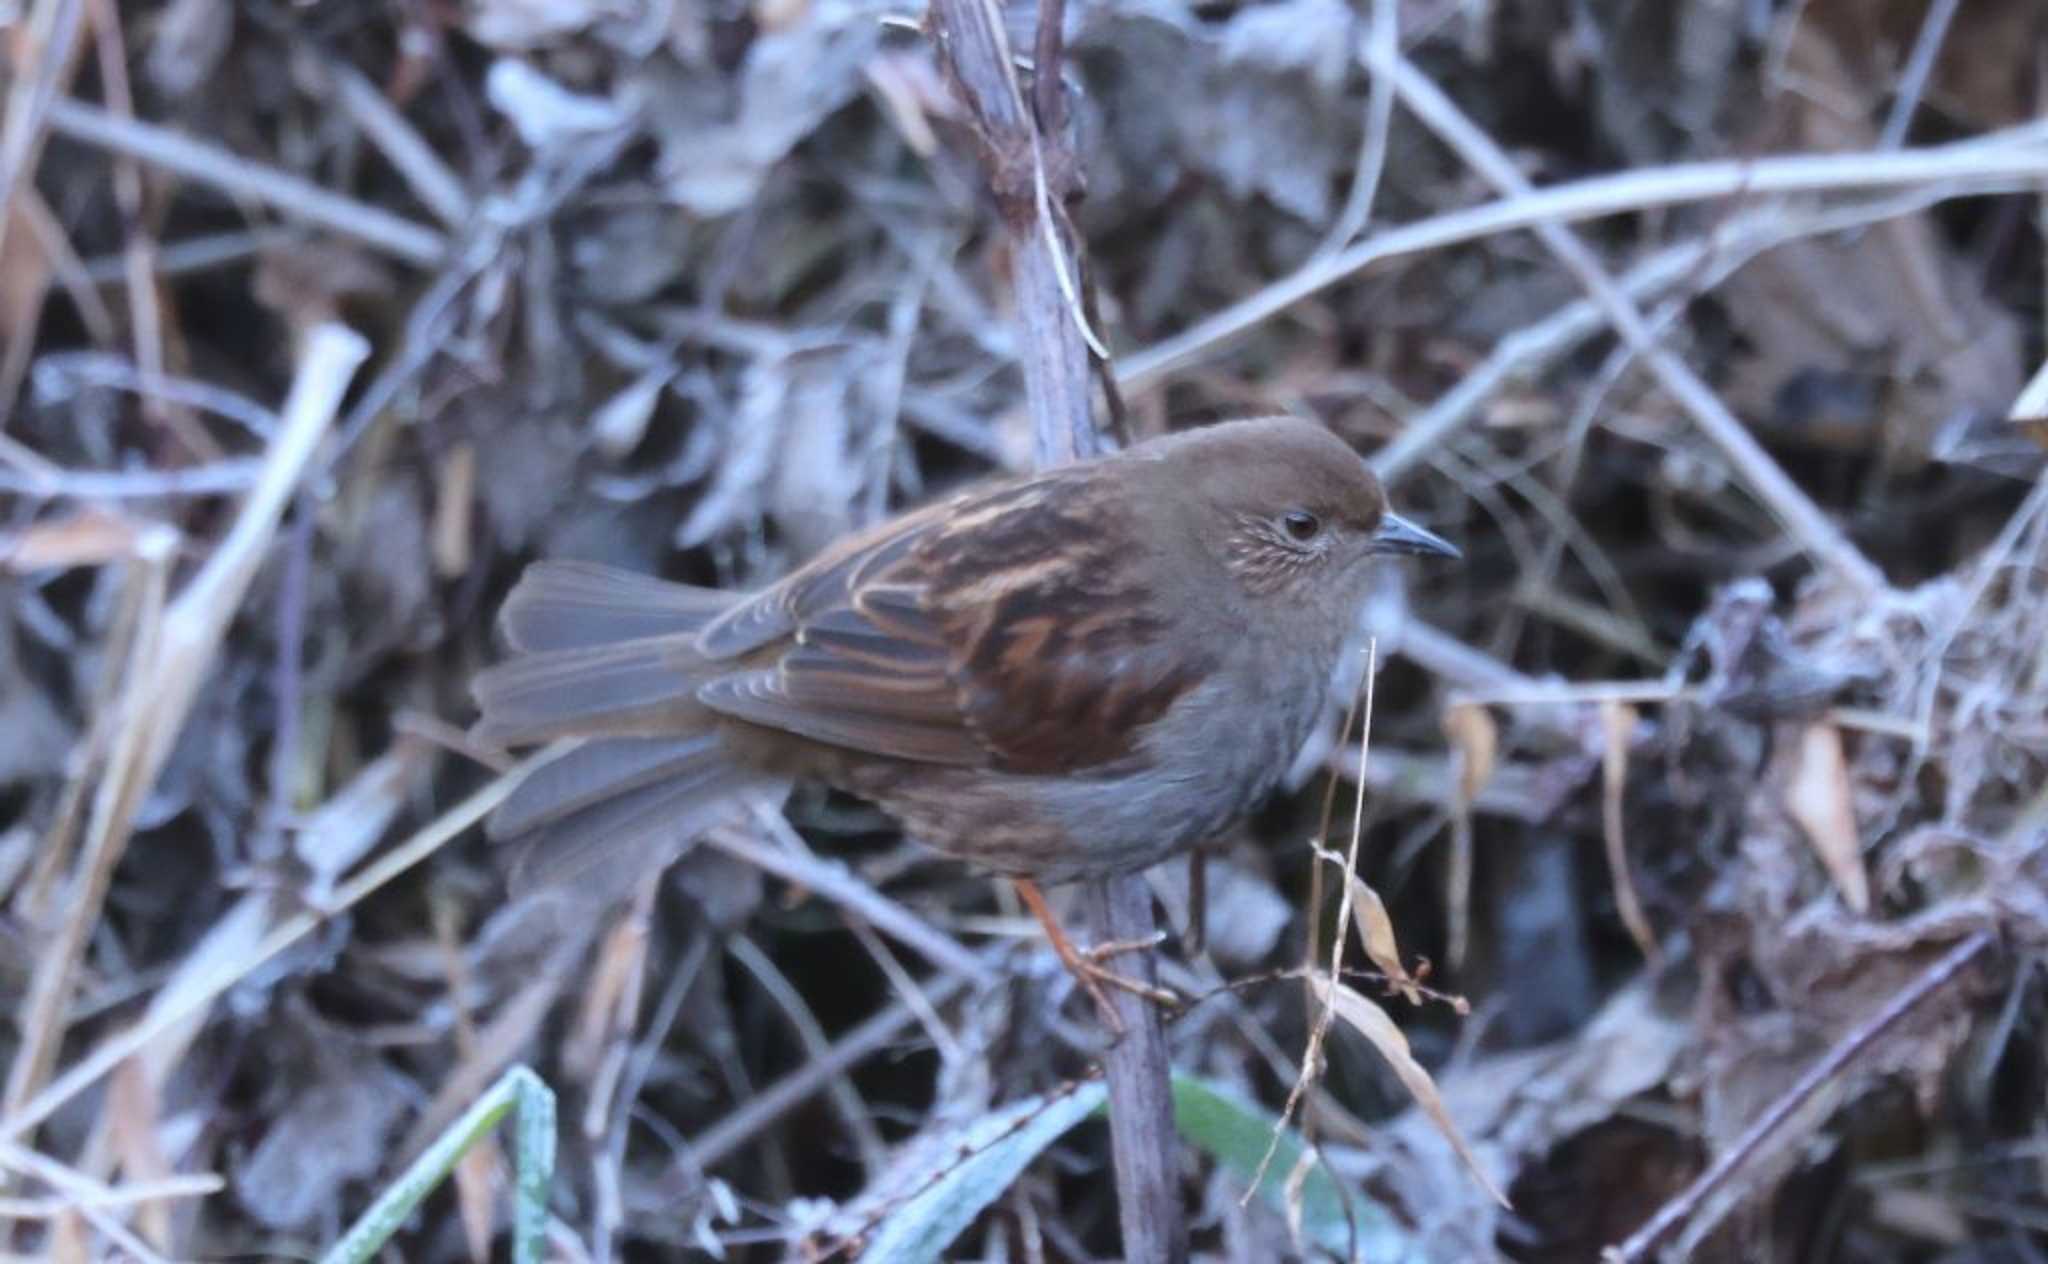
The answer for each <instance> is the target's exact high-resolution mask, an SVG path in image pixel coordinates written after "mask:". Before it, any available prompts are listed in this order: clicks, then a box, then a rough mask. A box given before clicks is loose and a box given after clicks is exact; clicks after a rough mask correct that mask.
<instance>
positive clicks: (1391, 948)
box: [1316, 847, 1422, 1005]
mask: <svg viewBox="0 0 2048 1264" xmlns="http://www.w3.org/2000/svg"><path fill="white" fill-rule="evenodd" d="M1316 854H1317V855H1318V856H1321V857H1322V858H1323V859H1324V860H1327V861H1329V862H1330V863H1331V864H1333V865H1335V866H1336V867H1337V871H1338V872H1339V873H1342V874H1343V875H1344V877H1345V880H1346V882H1347V884H1348V887H1349V892H1350V894H1349V897H1348V898H1349V899H1350V900H1351V917H1352V925H1354V926H1356V927H1357V928H1358V941H1359V943H1360V944H1362V945H1364V947H1365V955H1366V956H1367V957H1369V958H1371V959H1372V963H1373V965H1374V966H1376V967H1378V968H1379V972H1380V973H1381V974H1384V975H1386V976H1387V979H1388V981H1389V982H1391V983H1393V985H1394V986H1396V987H1398V988H1400V989H1401V993H1402V995H1403V996H1405V997H1407V998H1408V1003H1409V1004H1410V1005H1420V1004H1421V1003H1422V993H1421V992H1419V991H1418V990H1417V987H1416V979H1415V976H1413V975H1411V974H1409V973H1408V969H1407V967H1405V966H1403V965H1402V964H1401V949H1400V947H1399V946H1398V945H1397V944H1396V943H1395V942H1394V921H1393V919H1392V918H1391V917H1389V916H1388V915H1387V905H1386V902H1385V901H1383V900H1381V899H1380V894H1379V892H1377V891H1375V890H1373V889H1372V887H1371V886H1370V885H1369V884H1368V883H1367V882H1366V880H1365V879H1363V878H1361V877H1359V876H1358V875H1357V874H1356V873H1354V872H1352V871H1351V870H1350V869H1349V867H1347V866H1346V865H1345V863H1344V857H1342V856H1340V855H1338V854H1337V853H1336V852H1334V851H1331V850H1329V849H1328V848H1326V847H1318V848H1316Z"/></svg>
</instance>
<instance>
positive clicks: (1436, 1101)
mask: <svg viewBox="0 0 2048 1264" xmlns="http://www.w3.org/2000/svg"><path fill="white" fill-rule="evenodd" d="M1314 977H1315V985H1316V991H1317V993H1318V994H1319V995H1320V996H1321V998H1322V1000H1323V1002H1324V1003H1325V1004H1327V1005H1329V1006H1330V1007H1331V1009H1333V1010H1335V1011H1336V1014H1337V1017H1339V1018H1341V1019H1343V1020H1344V1021H1345V1022H1347V1023H1349V1024H1350V1025H1351V1027H1352V1029H1353V1030H1355V1031H1356V1032H1358V1034H1359V1035H1361V1036H1364V1037H1365V1038H1366V1039H1367V1040H1370V1041H1371V1042H1372V1047H1373V1048H1375V1049H1377V1050H1379V1052H1380V1056H1381V1057H1383V1058H1385V1059H1386V1060H1387V1065H1388V1066H1390V1067H1392V1068H1393V1069H1394V1074H1395V1075H1398V1076H1400V1077H1401V1083H1402V1084H1403V1085H1404V1086H1406V1088H1407V1089H1408V1093H1409V1095H1410V1096H1411V1097H1413V1098H1414V1099H1415V1104H1416V1105H1418V1106H1420V1107H1422V1109H1423V1110H1424V1111H1425V1112H1426V1113H1427V1114H1428V1115H1429V1117H1430V1119H1431V1120H1432V1121H1434V1122H1435V1124H1436V1126H1437V1128H1438V1129H1439V1130H1440V1131H1441V1132H1442V1133H1443V1135H1444V1140H1446V1141H1448V1142H1450V1143H1451V1148H1452V1149H1454V1150H1456V1151H1457V1152H1458V1157H1459V1158H1461V1159H1463V1160H1464V1161H1465V1168H1466V1170H1467V1171H1469V1172H1471V1173H1472V1178H1473V1179H1474V1180H1476V1181H1478V1182H1479V1185H1480V1187H1481V1188H1483V1189H1484V1190H1485V1191H1486V1192H1487V1194H1488V1195H1490V1196H1491V1197H1492V1198H1493V1200H1494V1201H1495V1202H1497V1203H1499V1204H1500V1205H1501V1206H1503V1207H1508V1208H1510V1209H1512V1204H1510V1203H1509V1202H1508V1200H1507V1196H1506V1195H1505V1194H1503V1193H1501V1192H1500V1187H1499V1186H1497V1185H1495V1184H1494V1182H1493V1178H1492V1177H1491V1176H1488V1175H1487V1174H1486V1169H1484V1168H1482V1167H1481V1166H1480V1165H1479V1157H1478V1156H1477V1155H1475V1154H1473V1153H1472V1148H1471V1147H1470V1146H1469V1145H1467V1144H1466V1143H1465V1137H1464V1134H1463V1133H1461V1132H1459V1131H1458V1126H1457V1125H1456V1124H1455V1123H1452V1122H1451V1116H1450V1112H1448V1111H1446V1110H1445V1109H1444V1101H1443V1095H1442V1094H1440V1093H1438V1092H1437V1087H1436V1081H1435V1080H1434V1079H1432V1078H1431V1077H1430V1074H1429V1072H1428V1071H1427V1070H1425V1069H1424V1068H1423V1065H1422V1064H1421V1063H1420V1062H1417V1061H1416V1060H1415V1054H1414V1053H1413V1052H1411V1051H1410V1050H1409V1048H1408V1037H1407V1036H1405V1035H1403V1034H1402V1033H1401V1029H1400V1028H1399V1027H1397V1026H1395V1025H1394V1020H1393V1019H1391V1018H1389V1017H1387V1011H1385V1010H1383V1009H1381V1008H1380V1007H1379V1006H1378V1005H1376V1004H1374V1003H1373V1002H1372V1001H1371V1000H1370V999H1369V998H1367V997H1365V996H1362V995H1360V994H1359V993H1358V992H1356V991H1353V990H1352V989H1351V988H1348V987H1346V986H1344V985H1343V984H1342V983H1337V984H1334V985H1333V984H1332V983H1331V981H1330V977H1329V976H1328V975H1326V974H1321V973H1318V974H1316V975H1315V976H1314Z"/></svg>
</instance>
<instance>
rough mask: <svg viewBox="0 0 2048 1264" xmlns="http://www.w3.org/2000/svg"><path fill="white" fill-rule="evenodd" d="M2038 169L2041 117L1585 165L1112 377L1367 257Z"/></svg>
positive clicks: (1442, 224)
mask: <svg viewBox="0 0 2048 1264" xmlns="http://www.w3.org/2000/svg"><path fill="white" fill-rule="evenodd" d="M2043 177H2048V119H2041V120H2034V121H2031V122H2028V123H2023V124H2020V125H2018V126H2015V127H2009V128H2005V129H2003V130H2001V131H1997V132H1993V133H1991V134H1989V135H1987V136H1982V137H1978V138H1976V139H1974V140H1969V141H1962V142H1958V143H1956V144H1952V145H1941V146H1934V147H1931V148H1926V149H1902V150H1899V151H1898V152H1896V153H1890V154H1794V155H1788V156H1784V157H1778V158H1757V159H1740V160H1727V161H1719V162H1698V163H1680V164H1674V165H1671V166H1665V167H1651V168H1646V169H1643V170H1639V171H1627V172H1621V173H1617V174H1615V175H1609V176H1595V177H1592V178H1589V179H1586V180H1578V181H1573V182H1571V183H1569V184H1561V185H1557V186H1554V187H1552V188H1548V189H1538V190H1534V191H1532V192H1530V193H1528V194H1525V195H1514V196H1508V197H1502V198H1500V199H1498V200H1496V201H1493V202H1487V203H1484V204H1482V205H1480V206H1473V207H1466V208H1464V209H1461V210H1456V211H1450V212H1446V213H1445V214H1442V215H1436V216H1431V217H1430V218H1428V219H1424V220H1418V221H1416V222H1415V223H1412V224H1404V225H1401V226H1400V227H1397V228H1390V229H1387V230H1386V231H1385V232H1381V233H1377V234H1375V235H1373V236H1371V237H1368V238H1366V239H1365V240H1364V241H1361V242H1359V243H1358V244H1357V245H1355V246H1351V247H1349V248H1347V249H1345V250H1343V251H1340V252H1339V253H1337V254H1334V255H1330V256H1328V257H1326V258H1322V259H1311V260H1310V261H1309V262H1308V263H1306V264H1303V265H1302V266H1301V267H1300V268H1297V269H1296V270H1295V271H1294V272H1292V273H1290V274H1288V275H1287V276H1285V277H1282V278H1280V279H1279V280H1277V281H1274V282H1273V283H1272V284H1270V285H1268V286H1266V287H1265V288H1264V289H1261V290H1260V291H1258V292H1257V293H1256V294H1253V295H1251V296H1249V297H1248V298H1246V299H1244V300H1242V301H1241V302H1238V303H1235V304H1232V305H1231V306H1230V307H1227V308H1224V309H1223V310H1222V311H1220V312H1217V313H1216V314H1214V315H1212V316H1209V317H1207V318H1206V319H1204V320H1201V321H1198V322H1197V323H1196V324H1195V325H1193V326H1192V327H1190V328H1188V329H1186V330H1184V331H1182V332H1181V333H1178V334H1175V335H1174V336H1172V337H1170V338H1167V339H1165V340H1164V341H1162V342H1158V343H1155V344H1153V345H1152V346H1150V347H1147V348H1145V349H1144V350H1142V351H1139V352H1137V353H1135V354H1133V355H1129V356H1126V357H1124V359H1123V360H1122V362H1121V364H1120V366H1119V369H1118V373H1117V382H1118V384H1119V385H1121V386H1123V387H1124V388H1125V389H1126V390H1137V389H1140V388H1142V387H1145V386H1149V385H1152V384H1153V383H1154V381H1155V380H1156V379H1159V378H1162V377H1165V376H1166V375H1167V374H1169V373H1172V372H1174V371H1176V370H1179V369H1181V368H1184V367H1185V366H1186V365H1188V364H1190V363H1192V362H1193V361H1195V360H1196V359H1199V358H1201V357H1203V356H1206V355H1209V354H1212V353H1214V352H1215V351H1216V350H1217V349H1218V348H1220V347H1221V346H1223V345H1224V344H1226V343H1228V342H1230V341H1231V340H1233V339H1235V338H1237V337H1238V336H1240V335H1242V334H1244V333H1245V332H1246V331H1248V330H1250V329H1251V328H1253V327H1254V326H1256V325H1258V324H1260V323H1262V322H1263V321H1265V320H1267V319H1269V318H1271V317H1273V316H1275V315H1277V314H1279V313H1280V312H1283V311H1285V310H1287V309H1288V308H1289V307H1292V306H1293V305H1294V304H1296V303H1298V302H1300V301H1302V300H1303V299H1305V298H1309V297H1311V296H1312V295H1315V294H1319V293H1321V292H1322V291H1324V290H1326V289H1328V288H1330V287H1331V286H1333V285H1337V284H1339V283H1341V282H1343V281H1346V280H1349V279H1350V278H1351V277H1353V276H1355V275H1356V274H1358V273H1360V272H1363V271H1364V270H1365V269H1367V268H1369V267H1371V266H1372V265H1374V264H1376V263H1384V262H1386V261H1387V260H1389V259H1396V258H1399V257H1401V256H1403V255H1411V254H1420V253H1422V252H1424V251H1427V250H1439V249H1442V248H1443V247H1445V246H1455V245H1460V244H1462V243H1465V242H1470V241H1478V240H1482V239H1484V238H1487V237H1493V236H1497V235H1499V234H1501V233H1506V232H1512V231H1514V230H1515V229H1521V228H1533V227H1535V226H1536V225H1538V224H1547V223H1571V222H1575V221H1578V220H1587V219H1598V218H1601V217H1604V216H1608V215H1620V214H1626V213H1629V212H1633V211H1641V210H1649V209H1652V208H1655V207H1661V206H1676V205H1680V204H1683V203H1687V202H1701V201H1707V200H1710V199H1715V198H1733V197H1748V198H1761V197H1766V196H1772V195H1780V194H1800V193H1839V192H1848V191H1856V190H1877V189H1903V188H1912V187H1915V186H1920V185H1945V186H1948V189H1949V193H1950V196H1963V195H1964V194H1967V193H1972V192H1988V191H1994V190H1999V189H2009V188H2013V187H2024V186H2025V185H2026V184H2027V183H2029V182H2034V181H2039V180H2041V179H2042V178H2043Z"/></svg>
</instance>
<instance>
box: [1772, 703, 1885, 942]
mask: <svg viewBox="0 0 2048 1264" xmlns="http://www.w3.org/2000/svg"><path fill="white" fill-rule="evenodd" d="M1796 760H1797V762H1796V763H1795V764H1794V765H1793V769H1792V777H1791V780H1790V781H1789V782H1788V783H1787V784H1786V786H1785V810H1786V811H1788V812H1790V813H1791V814H1792V819H1793V820H1795V821H1797V822H1799V828H1800V829H1801V830H1803V831H1805V834H1806V841H1807V842H1808V843H1810V844H1812V846H1813V851H1814V854H1815V855H1817V856H1819V857H1820V863H1821V864H1822V866H1824V867H1825V868H1826V869H1827V871H1828V877H1830V878H1832V879H1833V880H1834V883H1835V889H1836V890H1838V891H1840V892H1841V893H1842V902H1843V903H1844V904H1847V905H1848V906H1849V907H1850V908H1851V909H1853V910H1855V911H1856V912H1858V913H1867V912H1869V911H1870V875H1869V873H1868V872H1867V871H1866V870H1865V869H1864V867H1863V844H1862V840H1861V837H1860V836H1859V834H1858V833H1857V829H1856V809H1855V806H1854V804H1853V803H1852V802H1851V801H1850V798H1849V765H1848V761H1846V760H1845V759H1843V757H1842V733H1841V730H1839V729H1837V728H1836V727H1835V726H1834V725H1832V724H1827V723H1821V724H1809V725H1807V726H1806V731H1805V732H1803V733H1801V734H1800V735H1799V751H1798V754H1797V756H1796Z"/></svg>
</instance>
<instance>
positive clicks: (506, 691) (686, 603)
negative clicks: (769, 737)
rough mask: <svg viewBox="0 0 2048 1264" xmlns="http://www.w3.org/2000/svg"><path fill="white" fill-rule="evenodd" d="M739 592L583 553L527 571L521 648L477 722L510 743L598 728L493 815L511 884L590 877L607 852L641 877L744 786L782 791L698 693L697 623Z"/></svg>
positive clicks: (516, 592) (522, 586)
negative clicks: (732, 740)
mask: <svg viewBox="0 0 2048 1264" xmlns="http://www.w3.org/2000/svg"><path fill="white" fill-rule="evenodd" d="M735 600H737V597H736V596H735V595H734V594H731V593H726V592H719V591H716V590H712V589H704V588H692V587H689V586H687V585H684V584H675V583H670V582H668V581H666V580H659V579H651V578H648V577H646V576H641V575H635V574H632V573H630V572H627V571H620V570H615V569H613V568H611V567H605V566H597V565H593V564H590V563H584V562H541V563H537V564H535V565H533V566H531V567H528V568H527V571H526V574H525V575H524V576H523V577H521V579H520V581H519V583H518V585H517V586H516V587H514V588H513V590H512V594H511V596H509V597H508V598H506V601H505V608H504V612H503V613H502V614H501V615H500V616H499V623H500V628H501V630H502V632H503V634H504V638H505V641H506V643H507V644H508V645H509V646H510V647H511V649H512V651H513V654H512V657H510V658H509V659H507V660H506V661H505V662H503V663H500V664H498V665H496V666H493V667H490V668H487V669H486V670H484V671H483V672H481V673H479V674H478V676H477V678H476V681H475V683H474V685H473V686H472V691H473V693H474V694H475V696H476V701H477V706H478V708H479V710H480V711H481V713H482V715H481V718H480V719H479V720H478V721H477V724H476V728H475V730H474V731H475V733H476V735H477V736H478V737H479V738H481V739H483V740H487V741H492V742H497V743H500V744H503V745H507V746H524V745H530V744H533V743H538V742H547V741H553V740H556V739H558V738H565V737H581V738H585V739H586V740H585V741H584V743H583V744H582V745H580V746H578V747H576V748H575V749H573V750H571V751H569V752H568V753H567V754H565V755H563V756H562V757H560V758H558V759H555V760H552V761H550V762H549V763H547V764H544V765H542V766H541V767H540V768H538V769H536V770H535V771H534V772H533V773H532V775H530V776H528V777H527V778H526V780H525V781H524V782H522V783H520V785H519V786H518V787H517V788H515V789H514V790H513V791H512V794H511V796H510V797H509V798H507V799H506V800H505V802H504V803H503V804H501V805H500V806H499V807H498V809H497V810H496V811H495V812H493V813H492V814H491V817H490V819H489V821H487V822H486V824H485V830H486V832H487V833H488V834H489V835H490V837H491V838H492V839H493V840H502V841H506V842H508V843H510V844H512V847H513V853H512V854H513V856H514V857H515V859H514V861H513V868H512V881H513V884H514V885H515V886H518V887H533V886H553V885H557V884H560V883H563V882H566V881H567V880H569V879H571V878H576V879H578V880H579V882H583V881H585V880H588V879H590V878H591V877H592V876H593V872H592V871H593V870H594V869H595V868H596V867H597V866H598V865H599V864H600V863H602V864H603V865H604V867H605V871H606V872H607V873H608V874H610V875H613V876H616V877H617V878H619V879H621V880H622V882H630V881H631V880H632V879H633V878H634V877H636V876H637V875H640V874H644V873H646V872H648V871H649V870H650V869H652V868H655V867H659V866H660V865H662V864H664V863H666V861H667V860H668V859H671V858H672V857H673V856H674V855H675V854H676V853H677V852H679V851H680V850H681V849H682V848H683V847H685V846H687V845H688V844H689V843H690V842H692V841H694V840H695V839H696V837H697V836H698V835H699V834H701V833H702V832H703V831H704V830H705V829H707V828H709V827H710V826H712V825H714V824H717V823H718V822H719V821H720V820H722V819H725V818H727V817H729V816H731V815H732V814H733V812H734V810H735V805H736V804H737V803H740V802H743V800H744V797H745V796H747V795H748V794H750V793H761V792H773V791H774V789H775V788H776V786H777V782H776V781H775V779H773V778H768V777H764V776H762V775H761V774H759V773H756V772H753V771H751V770H748V769H746V768H745V767H743V766H742V765H740V764H739V763H737V762H736V761H735V760H733V758H732V756H731V752H730V751H729V750H728V749H727V748H726V746H725V744H724V743H723V742H722V741H721V739H720V737H719V732H718V729H717V728H716V726H715V725H714V724H713V723H712V719H711V713H710V712H709V711H707V710H706V709H705V708H704V707H702V706H701V705H699V704H698V702H697V697H696V695H697V688H698V686H699V685H701V684H702V683H703V682H704V680H705V679H706V678H707V677H708V676H709V675H710V674H711V672H712V670H713V669H712V668H711V667H710V665H709V664H707V663H706V662H705V660H704V659H703V657H702V656H701V655H699V654H698V653H697V651H696V649H695V639H696V634H697V632H698V630H699V629H701V628H702V627H703V626H704V624H705V623H707V622H709V621H710V620H711V619H712V618H713V617H714V616H716V615H717V614H719V613H720V612H721V611H723V610H725V609H726V608H727V607H728V606H730V605H731V604H732V602H733V601H735ZM597 876H600V877H601V876H603V875H597ZM604 885H605V886H606V887H611V886H614V885H619V884H614V883H605V884H604Z"/></svg>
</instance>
